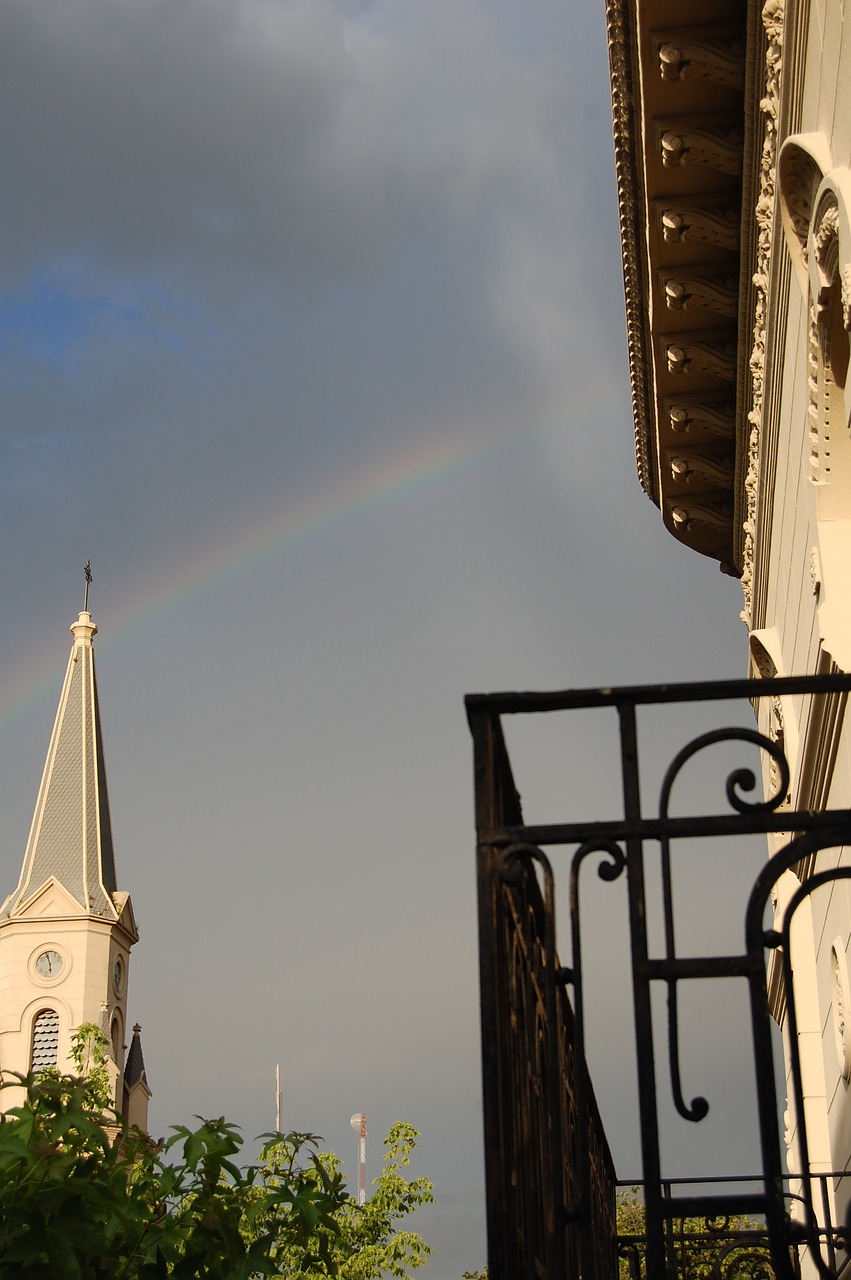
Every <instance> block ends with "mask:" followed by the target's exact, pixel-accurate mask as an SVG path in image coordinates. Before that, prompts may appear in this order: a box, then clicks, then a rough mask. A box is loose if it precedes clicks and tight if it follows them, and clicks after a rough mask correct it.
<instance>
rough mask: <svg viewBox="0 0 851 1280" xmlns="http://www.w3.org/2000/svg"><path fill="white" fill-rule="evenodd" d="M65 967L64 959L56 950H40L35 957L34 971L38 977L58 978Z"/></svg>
mask: <svg viewBox="0 0 851 1280" xmlns="http://www.w3.org/2000/svg"><path fill="white" fill-rule="evenodd" d="M64 968H65V961H64V960H63V959H62V957H61V955H60V954H59V952H58V951H52V950H47V951H42V953H41V955H39V956H38V957H37V958H36V962H35V971H36V973H37V974H38V976H39V977H40V978H58V977H59V975H60V973H61V972H62V970H63V969H64Z"/></svg>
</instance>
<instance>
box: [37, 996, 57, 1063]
mask: <svg viewBox="0 0 851 1280" xmlns="http://www.w3.org/2000/svg"><path fill="white" fill-rule="evenodd" d="M58 1061H59V1014H58V1013H57V1012H56V1010H55V1009H40V1010H39V1012H38V1013H37V1014H36V1015H35V1017H34V1018H33V1041H32V1054H31V1056H30V1070H31V1071H44V1070H46V1069H47V1068H48V1067H55V1066H56V1064H57V1063H58Z"/></svg>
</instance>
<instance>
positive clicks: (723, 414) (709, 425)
mask: <svg viewBox="0 0 851 1280" xmlns="http://www.w3.org/2000/svg"><path fill="white" fill-rule="evenodd" d="M666 408H667V411H668V418H669V420H670V423H671V430H672V431H676V432H677V433H682V434H683V435H689V434H690V433H691V432H693V431H707V432H709V434H710V435H713V436H721V437H722V438H723V439H724V440H732V439H733V436H734V434H735V430H736V406H735V404H733V402H732V401H728V400H723V401H721V400H719V401H718V402H717V403H712V402H704V401H701V402H698V401H694V400H668V401H667V402H666Z"/></svg>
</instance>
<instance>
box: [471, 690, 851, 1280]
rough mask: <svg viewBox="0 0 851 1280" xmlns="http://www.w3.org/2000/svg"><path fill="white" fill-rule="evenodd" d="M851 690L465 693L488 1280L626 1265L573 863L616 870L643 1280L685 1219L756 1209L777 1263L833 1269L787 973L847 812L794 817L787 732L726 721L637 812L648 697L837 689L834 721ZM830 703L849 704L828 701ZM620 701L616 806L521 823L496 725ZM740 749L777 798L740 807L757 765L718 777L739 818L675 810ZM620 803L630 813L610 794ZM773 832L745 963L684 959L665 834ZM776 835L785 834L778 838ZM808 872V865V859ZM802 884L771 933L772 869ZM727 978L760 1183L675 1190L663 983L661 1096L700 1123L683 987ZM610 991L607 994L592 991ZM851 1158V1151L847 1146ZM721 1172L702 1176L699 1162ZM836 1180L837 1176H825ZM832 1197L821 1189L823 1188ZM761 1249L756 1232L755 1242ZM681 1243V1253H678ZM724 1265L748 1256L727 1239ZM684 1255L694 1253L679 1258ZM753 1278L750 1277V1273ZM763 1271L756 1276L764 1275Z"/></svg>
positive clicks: (568, 1275) (792, 694) (820, 699)
mask: <svg viewBox="0 0 851 1280" xmlns="http://www.w3.org/2000/svg"><path fill="white" fill-rule="evenodd" d="M849 689H851V678H849V677H847V676H822V677H802V678H797V677H796V678H787V679H769V680H755V681H746V680H739V681H727V682H716V683H712V684H698V685H694V684H692V685H676V686H675V685H660V686H637V687H632V688H621V689H600V690H581V691H572V692H566V693H557V694H487V695H484V694H483V695H472V696H470V697H468V698H467V714H468V719H469V722H470V727H471V731H472V735H473V741H474V756H475V786H476V821H477V831H478V854H477V858H478V898H479V945H480V975H481V1008H482V1059H483V1086H484V1122H485V1157H486V1187H487V1199H488V1250H489V1263H490V1274H491V1277H492V1280H519V1278H520V1277H533V1276H541V1277H547V1280H574V1278H575V1280H578V1278H579V1277H582V1280H613V1278H614V1277H615V1276H617V1275H618V1260H617V1250H616V1244H615V1240H616V1235H617V1231H616V1227H615V1189H614V1188H615V1178H614V1172H613V1165H612V1160H611V1156H610V1154H609V1150H608V1145H607V1142H606V1137H605V1134H604V1131H603V1126H602V1123H601V1121H600V1117H599V1113H598V1109H597V1105H596V1102H595V1098H594V1093H593V1090H592V1087H591V1081H590V1078H589V1075H588V1071H587V1067H586V1062H585V1049H586V1038H585V1014H584V1001H585V998H586V992H585V985H586V984H585V980H584V975H583V958H582V946H581V936H580V909H579V908H580V902H579V897H580V895H579V881H580V869H581V867H582V865H583V863H585V862H586V861H587V860H589V859H593V860H594V861H595V863H596V864H597V870H598V874H599V875H600V877H601V878H602V879H603V880H607V881H615V880H618V879H620V878H621V877H625V879H626V883H627V898H628V915H629V935H630V936H629V942H630V951H631V966H632V1005H633V1020H634V1026H635V1040H636V1059H637V1061H636V1074H637V1080H638V1108H639V1120H640V1131H641V1154H642V1164H643V1176H642V1183H643V1202H644V1233H643V1235H644V1239H643V1243H642V1248H641V1252H640V1261H641V1267H642V1275H643V1276H645V1277H647V1280H666V1278H667V1277H670V1276H671V1268H672V1266H673V1267H674V1271H675V1272H676V1266H675V1264H674V1263H673V1262H672V1259H673V1256H674V1255H673V1254H672V1253H671V1242H672V1240H673V1239H674V1238H675V1236H676V1224H677V1223H678V1222H682V1221H683V1220H685V1219H691V1220H700V1219H704V1220H706V1221H707V1222H710V1223H712V1222H718V1221H723V1220H725V1219H729V1218H730V1217H731V1216H734V1217H738V1218H746V1219H754V1220H757V1221H758V1222H759V1223H760V1224H761V1225H760V1227H759V1233H758V1234H759V1236H760V1239H761V1241H762V1246H763V1249H764V1250H765V1249H767V1250H768V1253H767V1255H766V1256H770V1263H771V1274H773V1276H775V1277H776V1280H795V1277H796V1265H797V1264H796V1261H795V1258H796V1256H797V1255H796V1252H795V1251H796V1250H798V1249H803V1250H804V1251H805V1253H806V1256H807V1258H808V1259H809V1262H810V1264H811V1265H812V1268H813V1269H814V1272H817V1273H819V1274H820V1275H822V1276H823V1277H825V1278H827V1277H834V1276H836V1275H837V1274H839V1273H840V1272H841V1270H842V1266H841V1262H842V1258H844V1254H843V1255H842V1256H841V1257H838V1255H837V1252H836V1243H837V1239H839V1234H838V1232H837V1230H836V1229H835V1228H834V1227H833V1225H831V1226H830V1227H829V1228H827V1227H826V1226H825V1214H824V1210H823V1204H822V1201H824V1199H825V1197H824V1196H822V1195H821V1194H820V1189H819V1187H818V1186H817V1181H816V1178H815V1176H814V1175H813V1174H811V1172H810V1155H809V1146H808V1133H807V1124H806V1111H805V1107H804V1091H803V1084H802V1078H801V1064H800V1061H799V1056H798V1052H797V1047H798V1023H797V1018H798V1010H797V1007H796V998H795V989H794V985H793V982H792V968H791V965H792V959H791V945H790V929H791V928H792V922H793V919H794V917H795V913H796V911H797V910H798V908H799V907H800V906H801V904H802V903H803V902H804V901H809V899H810V897H811V895H812V894H813V893H814V892H816V891H817V890H818V889H820V888H821V887H822V886H824V885H827V884H828V883H833V882H835V881H839V880H843V879H851V866H849V865H848V862H847V861H846V860H845V859H844V856H843V855H841V856H839V857H838V858H837V857H835V856H834V857H831V859H830V861H829V862H825V863H824V865H822V864H821V863H820V861H819V858H820V855H821V854H822V853H823V852H824V851H827V850H836V849H841V847H842V846H844V845H846V844H847V845H851V810H848V809H840V810H834V811H826V810H822V811H820V812H813V811H811V810H809V809H798V810H793V809H792V808H791V807H790V803H789V794H790V771H789V765H788V763H787V760H786V757H785V754H784V750H783V740H782V736H781V735H780V734H779V733H775V734H773V735H770V734H765V733H761V732H759V731H757V730H756V729H754V728H750V727H742V726H733V727H731V728H722V729H713V730H710V731H709V732H707V733H704V734H701V735H700V736H698V737H697V738H694V739H693V740H692V741H691V742H689V743H688V744H687V745H686V746H684V747H683V748H682V749H681V750H679V751H678V752H676V754H675V755H674V757H673V760H672V761H671V764H670V765H669V767H668V768H667V770H666V772H665V774H664V779H663V782H662V786H661V789H660V796H659V802H658V807H657V808H656V810H655V812H653V813H652V814H649V815H648V814H646V813H645V812H644V806H643V803H642V796H641V791H640V786H639V732H638V709H639V708H640V707H646V706H653V705H662V704H667V705H670V704H675V703H703V702H715V701H720V700H725V699H739V700H741V699H750V700H751V701H752V702H753V703H754V704H755V705H757V704H758V703H759V700H760V699H763V698H767V699H771V700H774V702H775V703H776V702H777V700H778V699H797V704H796V705H798V706H799V707H800V708H801V709H802V714H803V712H804V711H807V712H809V713H812V712H813V710H814V709H816V710H817V709H818V707H819V706H822V705H823V704H824V703H825V702H827V701H830V702H831V703H832V704H834V706H833V710H834V712H835V713H836V714H835V719H839V720H840V721H841V717H842V714H843V712H844V704H845V698H846V696H847V692H848V690H849ZM837 707H838V710H837ZM589 708H610V709H612V710H614V711H615V712H616V714H617V719H618V726H619V730H618V732H619V742H620V780H619V782H620V795H621V803H622V813H623V816H622V817H621V816H617V817H613V818H611V819H607V820H601V821H593V822H564V823H548V824H536V825H530V824H527V823H525V822H524V819H523V814H522V810H521V806H520V800H519V796H518V793H517V790H516V786H515V781H514V777H513V774H512V768H511V763H510V760H509V756H508V751H507V748H506V743H505V737H504V734H503V725H502V719H503V717H506V716H523V715H531V714H541V713H549V712H561V711H572V710H579V709H589ZM731 742H738V743H746V744H751V746H753V747H756V748H758V749H759V751H760V752H761V753H764V756H763V758H764V759H765V760H767V761H768V762H769V764H770V768H769V769H767V770H766V774H767V776H768V777H769V779H770V782H769V789H770V794H769V795H768V796H767V798H765V799H763V800H758V799H754V800H751V799H748V798H747V794H746V793H748V792H750V791H752V790H753V789H754V788H755V786H756V777H755V773H754V771H753V770H750V769H746V768H737V769H735V770H733V772H731V773H730V774H729V776H728V777H727V779H726V786H725V791H726V801H727V804H728V806H729V812H726V813H720V814H710V815H699V816H686V817H682V816H674V815H673V814H672V812H671V795H672V791H673V787H674V784H675V782H676V781H677V780H678V778H679V777H680V774H681V771H682V770H683V768H684V766H685V765H686V764H687V763H688V762H689V761H692V760H694V759H695V758H696V757H697V756H698V755H699V753H700V752H701V751H703V750H704V749H705V748H708V747H711V746H715V745H718V744H723V743H731ZM619 807H620V806H619ZM756 833H766V834H767V833H775V834H776V835H777V836H778V840H782V841H784V843H783V845H782V848H780V850H779V852H775V854H774V856H773V857H772V858H771V859H770V860H769V861H768V862H767V863H766V864H765V866H764V868H763V869H762V870H761V872H760V874H759V875H758V877H757V879H756V882H755V885H754V887H753V890H752V892H751V894H750V899H749V901H748V902H747V903H746V904H745V903H743V904H742V910H741V915H742V917H743V919H744V924H745V946H744V950H743V951H742V952H741V953H739V954H734V955H712V956H690V955H680V954H679V953H678V951H677V948H676V945H675V940H674V895H673V890H672V883H673V879H672V877H673V865H674V853H673V850H674V846H675V843H676V842H677V841H679V840H685V839H688V840H700V839H702V838H706V837H719V836H740V835H745V834H756ZM781 833H782V834H781ZM562 846H564V847H566V848H567V849H568V850H569V851H570V870H569V885H570V908H569V915H570V936H569V961H570V963H569V964H568V965H566V966H564V965H562V964H561V962H560V960H559V958H558V954H557V940H556V917H555V882H554V873H553V867H552V862H551V859H550V856H549V855H548V853H547V852H545V850H546V849H549V850H551V851H553V852H552V857H553V859H555V857H556V854H557V853H558V851H559V849H560V847H562ZM650 848H653V849H656V850H658V852H659V856H660V867H661V896H662V903H661V911H662V917H663V921H664V929H663V932H664V942H663V944H662V945H661V947H657V948H656V949H655V950H654V948H653V947H652V946H651V942H650V938H649V933H648V923H647V917H648V891H647V887H646V877H645V858H646V854H647V850H648V849H650ZM804 869H805V870H804ZM789 870H795V871H797V872H798V873H799V874H800V875H803V876H804V878H803V880H802V882H801V883H800V884H799V887H798V889H797V891H796V892H795V893H794V894H792V896H791V899H790V900H789V901H788V904H787V905H786V907H785V910H784V911H783V912H782V913H781V914H780V916H779V917H778V918H777V919H776V920H773V921H772V922H771V924H770V925H768V926H767V925H766V918H767V916H768V915H769V914H770V910H771V900H772V895H773V894H774V893H775V891H776V886H777V883H778V881H779V880H780V878H781V876H783V874H784V873H785V872H787V871H789ZM771 957H776V959H775V961H774V963H775V965H777V966H779V970H780V972H781V981H782V985H783V986H784V987H785V1001H786V1006H785V1007H786V1021H787V1040H788V1043H789V1046H790V1049H789V1052H790V1062H789V1070H790V1079H791V1097H790V1100H789V1105H790V1109H791V1110H792V1112H793V1114H794V1116H795V1117H796V1124H797V1130H796V1137H795V1141H796V1145H795V1160H796V1163H799V1165H800V1169H801V1173H800V1174H799V1175H798V1177H797V1179H796V1181H795V1186H794V1192H795V1212H794V1214H792V1213H790V1212H789V1205H790V1201H789V1196H790V1185H789V1183H790V1180H789V1178H788V1175H787V1174H786V1173H785V1169H784V1161H783V1160H781V1150H783V1152H784V1156H785V1144H783V1143H782V1136H781V1133H780V1131H779V1126H778V1097H777V1089H776V1085H775V1062H774V1049H773V1045H772V1034H771V1014H770V1007H769V992H768V979H767V958H771ZM707 978H714V979H718V978H725V979H726V978H730V979H739V980H740V981H741V982H743V983H744V984H746V988H747V992H748V997H749V1008H750V1025H751V1037H752V1043H753V1060H754V1069H755V1078H756V1085H757V1099H758V1102H757V1108H758V1124H759V1138H760V1147H761V1158H762V1173H761V1176H760V1178H759V1181H758V1183H756V1184H753V1185H747V1186H746V1185H743V1184H741V1183H737V1184H736V1185H735V1186H732V1187H731V1186H729V1185H727V1186H724V1187H720V1186H715V1185H711V1184H712V1179H711V1178H710V1177H707V1178H705V1179H701V1183H700V1185H699V1186H698V1185H690V1186H686V1185H685V1184H683V1183H678V1184H677V1188H678V1189H677V1191H676V1194H674V1193H673V1192H672V1185H671V1183H670V1182H666V1181H665V1180H664V1178H663V1170H662V1161H661V1150H660V1134H659V1080H658V1078H657V1066H656V1045H655V1031H654V1025H653V1020H652V1016H651V1002H652V992H653V991H654V990H657V989H658V988H659V987H660V986H661V988H662V989H664V990H665V991H666V993H667V1005H668V1057H669V1069H670V1091H671V1096H672V1099H673V1102H674V1105H675V1107H676V1110H677V1111H678V1113H679V1114H680V1116H682V1117H683V1118H684V1119H686V1120H688V1121H691V1122H694V1123H698V1122H700V1121H701V1120H702V1119H703V1118H704V1117H705V1116H706V1114H707V1112H708V1109H709V1108H708V1103H707V1102H706V1100H705V1099H704V1098H703V1097H695V1098H691V1099H687V1098H686V1096H685V1094H684V1092H683V1087H682V1080H681V1071H680V1048H679V1039H680V1031H679V986H680V984H682V983H683V982H686V981H691V980H695V979H707ZM597 994H599V993H597ZM848 1155H849V1158H850V1159H851V1151H849V1153H848ZM709 1173H711V1171H707V1174H709ZM824 1185H825V1186H826V1185H827V1183H826V1182H825V1183H824ZM828 1199H829V1197H828ZM752 1243H755V1239H754V1240H752ZM684 1256H685V1255H682V1254H681V1259H682V1258H684ZM727 1256H728V1257H741V1250H739V1253H738V1254H737V1253H736V1251H735V1250H731V1251H730V1252H729V1253H728V1255H727ZM683 1265H685V1264H684V1263H683ZM742 1274H749V1273H742ZM754 1274H756V1273H754Z"/></svg>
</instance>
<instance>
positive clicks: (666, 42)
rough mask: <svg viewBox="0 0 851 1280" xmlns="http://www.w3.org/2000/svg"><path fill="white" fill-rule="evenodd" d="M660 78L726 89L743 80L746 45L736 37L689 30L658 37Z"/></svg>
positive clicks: (715, 30) (701, 29)
mask: <svg viewBox="0 0 851 1280" xmlns="http://www.w3.org/2000/svg"><path fill="white" fill-rule="evenodd" d="M657 49H658V54H659V74H660V75H661V77H662V79H663V80H686V79H690V78H691V77H698V78H701V79H704V80H711V81H712V82H713V83H714V84H721V85H724V86H725V87H727V88H729V89H741V88H742V87H743V85H744V80H745V43H744V41H743V40H742V38H741V35H740V34H738V33H730V34H724V35H722V34H719V33H718V30H717V28H706V29H703V28H698V27H692V28H690V29H688V28H687V29H686V30H684V31H669V32H666V33H665V34H664V36H660V37H657Z"/></svg>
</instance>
